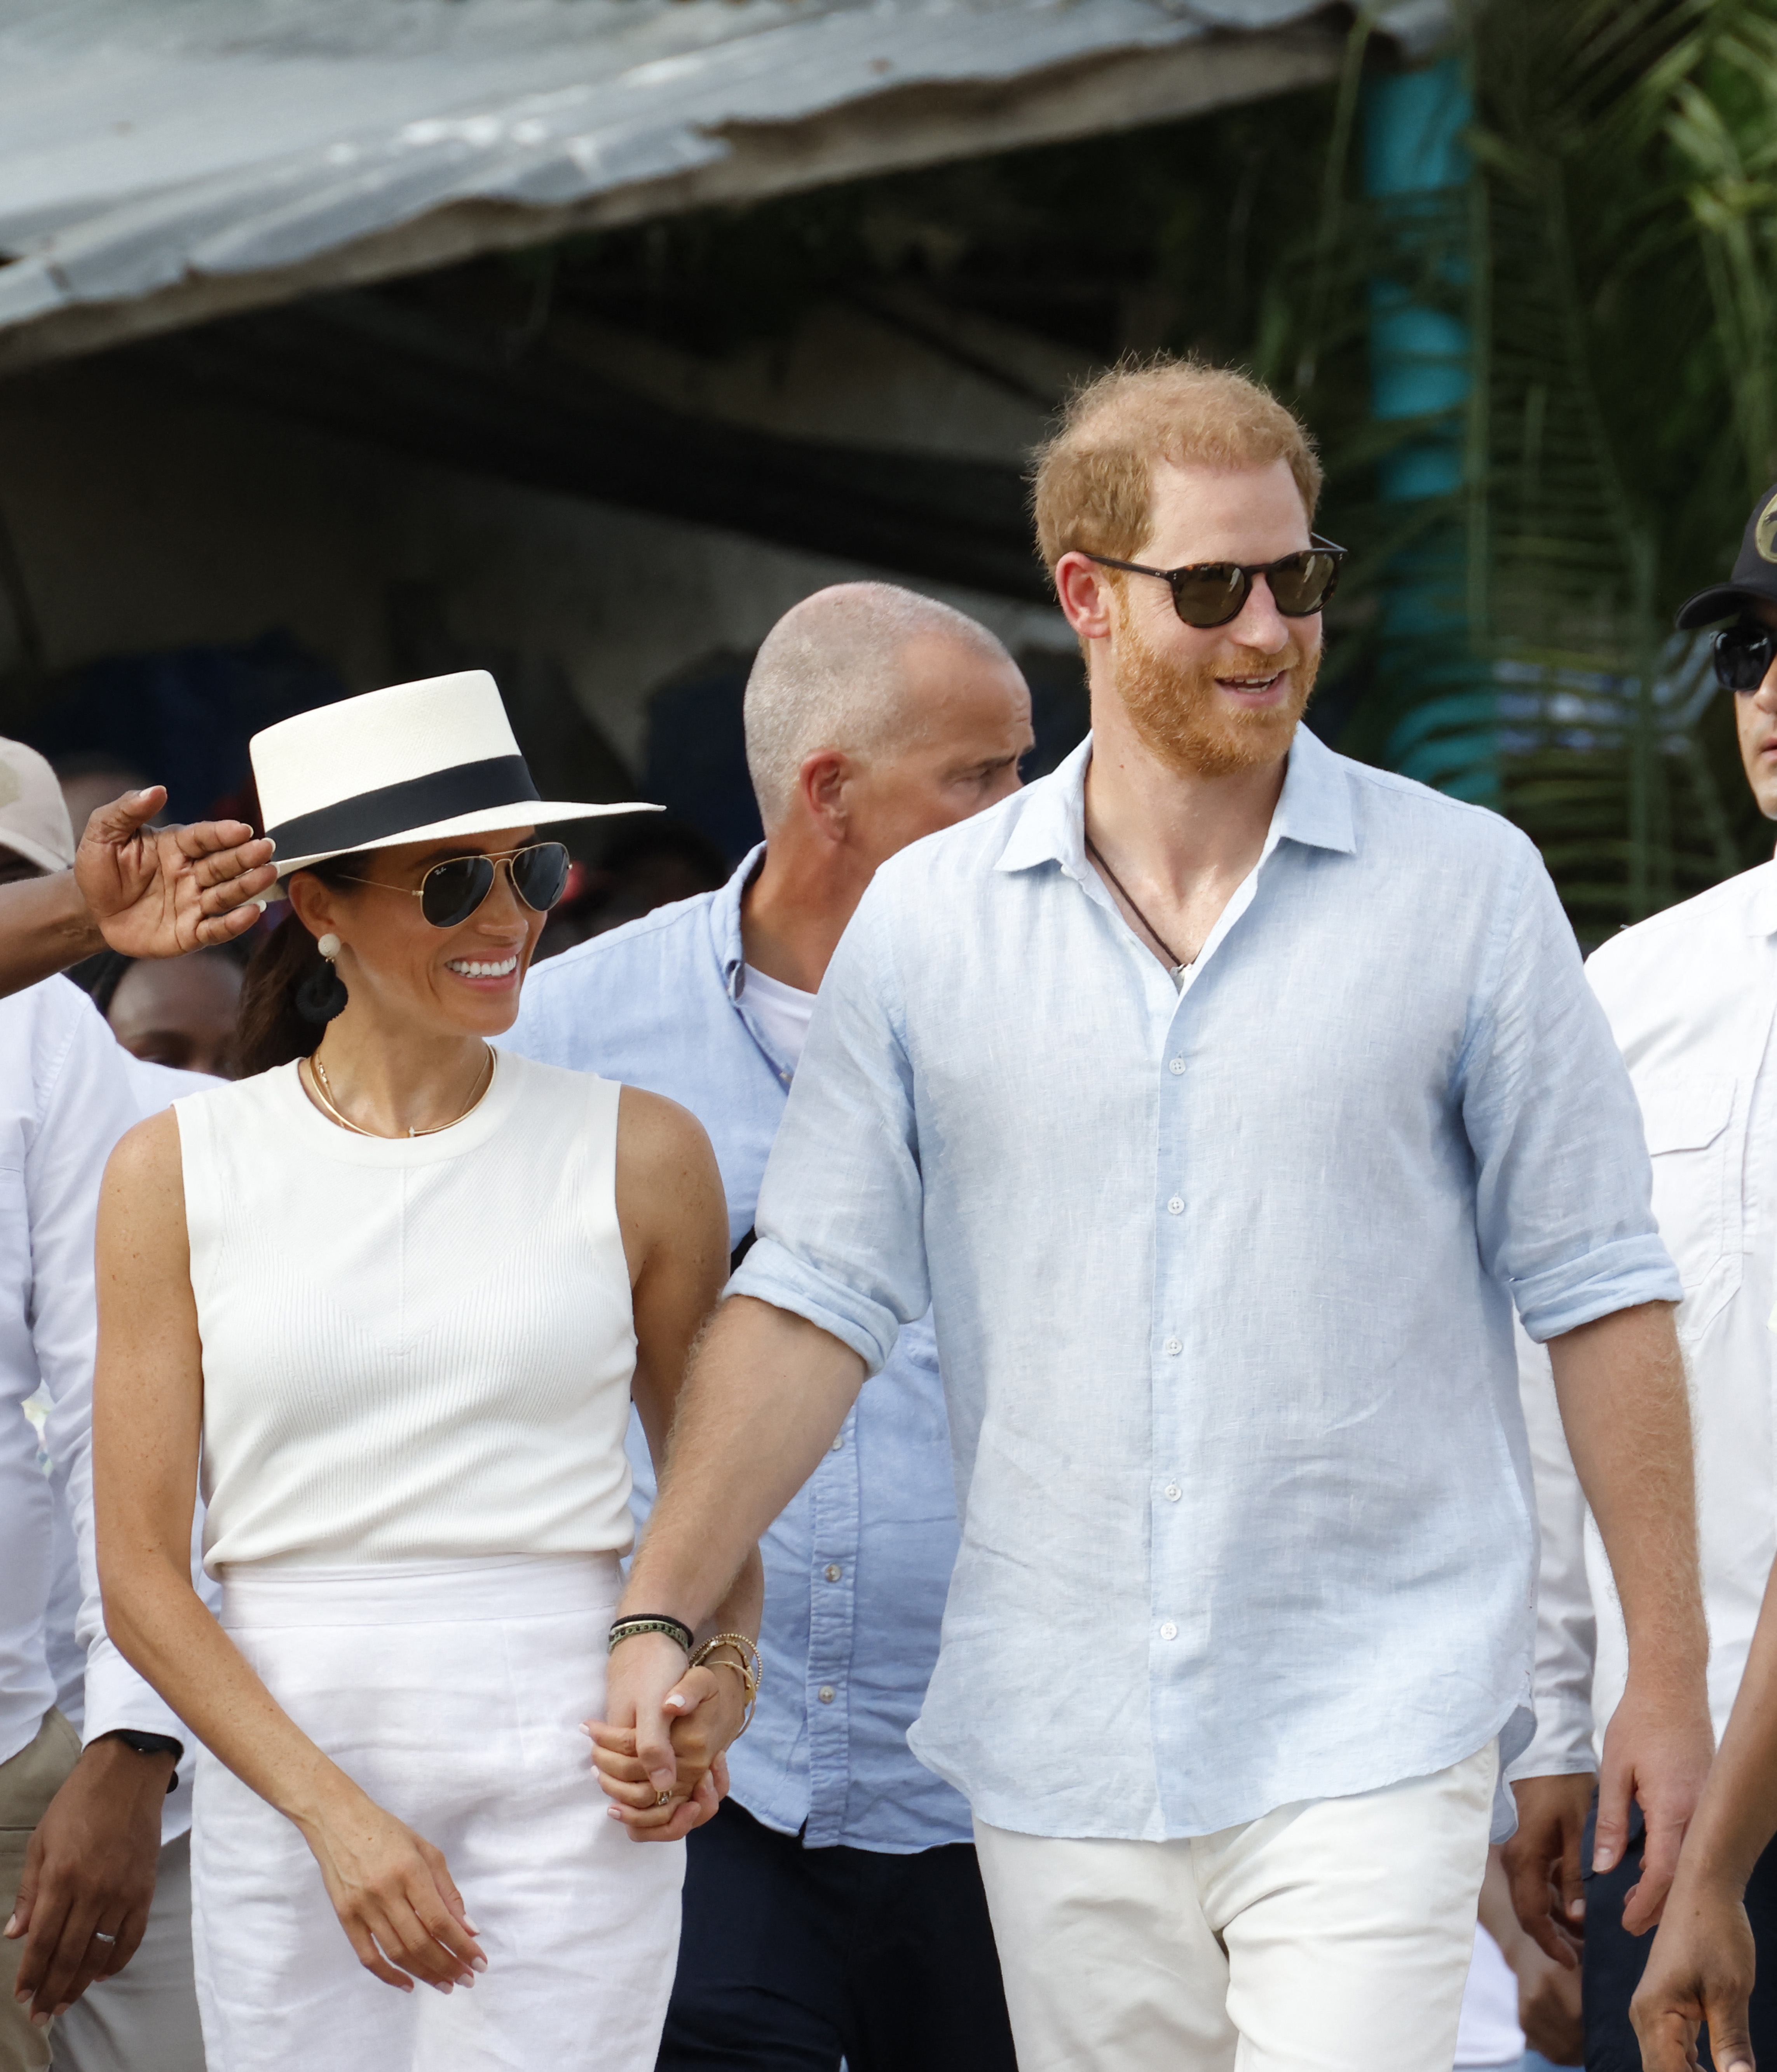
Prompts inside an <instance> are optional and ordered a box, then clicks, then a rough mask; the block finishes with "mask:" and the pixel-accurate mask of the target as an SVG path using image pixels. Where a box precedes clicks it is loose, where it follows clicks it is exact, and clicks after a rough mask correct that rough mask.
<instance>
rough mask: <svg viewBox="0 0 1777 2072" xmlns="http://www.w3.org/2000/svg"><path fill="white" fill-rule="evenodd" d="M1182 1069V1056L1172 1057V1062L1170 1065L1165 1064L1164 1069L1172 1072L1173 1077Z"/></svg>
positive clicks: (1183, 1062)
mask: <svg viewBox="0 0 1777 2072" xmlns="http://www.w3.org/2000/svg"><path fill="white" fill-rule="evenodd" d="M1184 1069H1185V1061H1184V1059H1183V1058H1174V1059H1173V1061H1172V1063H1170V1065H1168V1066H1167V1067H1166V1070H1167V1071H1169V1072H1170V1073H1172V1074H1173V1075H1174V1077H1175V1078H1176V1077H1177V1075H1178V1074H1179V1073H1180V1072H1182V1071H1183V1070H1184Z"/></svg>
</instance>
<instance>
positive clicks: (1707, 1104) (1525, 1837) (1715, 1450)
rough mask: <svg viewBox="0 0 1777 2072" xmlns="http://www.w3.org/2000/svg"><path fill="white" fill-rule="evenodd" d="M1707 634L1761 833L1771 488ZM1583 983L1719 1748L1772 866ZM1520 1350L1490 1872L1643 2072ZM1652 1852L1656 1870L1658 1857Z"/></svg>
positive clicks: (1771, 1175)
mask: <svg viewBox="0 0 1777 2072" xmlns="http://www.w3.org/2000/svg"><path fill="white" fill-rule="evenodd" d="M1717 622H1726V623H1724V624H1723V625H1722V626H1721V630H1720V631H1717V633H1716V634H1715V635H1714V636H1713V659H1714V666H1715V673H1716V678H1717V681H1718V682H1719V683H1720V685H1721V687H1722V689H1724V690H1727V691H1731V692H1733V693H1734V717H1735V719H1736V721H1737V722H1738V728H1739V734H1740V752H1741V755H1742V759H1743V761H1744V763H1745V764H1746V779H1747V782H1748V783H1750V785H1751V787H1752V791H1753V796H1754V798H1755V799H1756V800H1758V808H1759V811H1760V812H1763V814H1764V815H1765V816H1766V817H1767V819H1768V820H1777V485H1773V487H1771V489H1768V490H1767V491H1766V492H1765V494H1764V495H1763V496H1761V497H1760V498H1759V500H1758V503H1757V504H1755V505H1754V507H1753V511H1752V515H1751V516H1750V518H1749V519H1748V520H1747V521H1746V535H1745V538H1744V539H1743V541H1742V544H1741V548H1740V553H1739V557H1738V560H1737V561H1735V562H1734V573H1733V574H1732V575H1731V576H1730V578H1729V579H1728V581H1727V582H1725V583H1720V584H1717V585H1716V586H1713V588H1711V589H1709V590H1703V591H1701V592H1700V593H1699V594H1697V596H1695V597H1693V598H1691V599H1690V601H1689V602H1688V603H1687V604H1686V605H1685V606H1684V609H1683V610H1682V611H1680V613H1679V615H1678V625H1679V628H1680V631H1686V632H1689V631H1695V630H1697V629H1698V628H1701V627H1705V626H1709V625H1713V624H1715V623H1717ZM1586 970H1587V975H1588V976H1589V977H1590V980H1591V982H1592V988H1593V990H1594V992H1595V993H1597V995H1598V998H1599V999H1600V1001H1602V1003H1603V1005H1604V1009H1605V1013H1606V1015H1607V1016H1608V1017H1610V1026H1611V1029H1612V1031H1613V1033H1614V1034H1615V1036H1616V1039H1617V1042H1618V1043H1619V1045H1620V1046H1621V1047H1622V1050H1623V1056H1624V1058H1625V1059H1626V1060H1627V1063H1628V1067H1629V1073H1630V1077H1631V1079H1632V1080H1633V1081H1634V1083H1635V1091H1636V1094H1637V1096H1638V1097H1639V1100H1640V1103H1641V1110H1642V1118H1643V1123H1644V1124H1645V1126H1646V1128H1647V1149H1648V1150H1649V1151H1650V1152H1651V1153H1652V1157H1653V1170H1654V1210H1655V1213H1656V1215H1657V1217H1658V1218H1659V1222H1660V1235H1661V1237H1662V1238H1663V1239H1664V1240H1665V1244H1666V1248H1667V1250H1668V1252H1670V1253H1671V1254H1672V1258H1673V1260H1674V1261H1675V1262H1676V1265H1677V1267H1678V1270H1679V1272H1680V1275H1681V1276H1682V1277H1683V1280H1684V1302H1683V1304H1682V1305H1680V1309H1679V1313H1678V1328H1679V1338H1680V1343H1681V1344H1682V1346H1683V1347H1684V1353H1685V1358H1686V1362H1687V1364H1688V1365H1689V1369H1690V1372H1691V1377H1692V1392H1693V1403H1694V1414H1695V1418H1696V1449H1697V1482H1698V1490H1697V1515H1698V1521H1699V1527H1700V1532H1701V1542H1702V1545H1701V1556H1702V1560H1701V1567H1702V1577H1703V1591H1704V1601H1705V1608H1706V1609H1707V1612H1708V1614H1709V1634H1710V1641H1711V1651H1710V1659H1709V1709H1710V1712H1711V1714H1712V1716H1713V1720H1714V1725H1715V1731H1716V1734H1717V1739H1719V1737H1720V1736H1721V1730H1722V1729H1723V1727H1724V1726H1725V1725H1726V1721H1727V1716H1728V1712H1729V1710H1730V1707H1731V1706H1732V1704H1733V1703H1734V1693H1735V1692H1736V1691H1737V1690H1738V1688H1739V1684H1740V1679H1741V1675H1742V1671H1743V1670H1744V1669H1745V1667H1746V1654H1747V1650H1748V1647H1749V1646H1750V1643H1751V1639H1752V1634H1753V1628H1754V1625H1755V1624H1756V1622H1757V1620H1758V1607H1759V1603H1760V1601H1761V1599H1762V1597H1763V1593H1764V1587H1765V1581H1766V1577H1767V1575H1768V1574H1769V1572H1770V1571H1771V1564H1772V1557H1773V1554H1774V1552H1777V1338H1774V1337H1773V1335H1772V1334H1771V1330H1770V1329H1769V1328H1768V1327H1767V1322H1768V1320H1769V1319H1770V1318H1771V1313H1772V1309H1773V1305H1774V1303H1777V862H1771V863H1762V864H1760V865H1758V866H1757V868H1756V869H1754V870H1748V871H1745V872H1743V873H1742V874H1741V875H1740V876H1738V878H1730V879H1729V880H1728V881H1727V882H1726V884H1723V885H1717V886H1715V887H1714V888H1713V890H1711V891H1709V892H1705V893H1702V894H1699V896H1698V897H1697V898H1694V899H1688V900H1686V901H1685V902H1684V904H1683V905H1682V906H1672V907H1668V909H1667V911H1665V912H1664V913H1663V914H1656V915H1655V916H1654V917H1653V918H1652V919H1651V920H1647V921H1643V922H1642V923H1639V926H1637V927H1633V928H1627V929H1625V930H1624V931H1623V933H1622V934H1620V935H1617V936H1615V937H1614V938H1613V939H1611V940H1610V942H1608V943H1605V944H1604V946H1603V947H1602V948H1601V949H1599V950H1598V951H1597V952H1595V953H1594V956H1592V958H1591V959H1590V962H1589V963H1588V964H1587V967H1586ZM1520 1351H1521V1355H1522V1357H1521V1360H1520V1379H1521V1381H1522V1383H1523V1387H1524V1407H1525V1412H1526V1417H1527V1421H1528V1424H1529V1428H1530V1433H1531V1441H1532V1449H1533V1451H1534V1453H1535V1455H1536V1490H1537V1507H1538V1510H1539V1511H1540V1519H1541V1525H1542V1540H1543V1551H1542V1569H1541V1574H1540V1579H1539V1584H1538V1603H1537V1622H1538V1626H1539V1629H1540V1630H1539V1635H1538V1646H1537V1665H1536V1740H1535V1741H1533V1742H1532V1745H1531V1746H1530V1747H1529V1748H1528V1749H1527V1750H1526V1751H1525V1753H1524V1755H1523V1756H1522V1757H1520V1759H1519V1761H1518V1762H1516V1764H1515V1765H1514V1766H1513V1767H1512V1772H1511V1776H1512V1782H1513V1786H1514V1789H1515V1790H1516V1794H1517V1799H1518V1811H1519V1819H1520V1826H1519V1831H1518V1833H1517V1836H1516V1838H1515V1839H1514V1840H1513V1841H1512V1843H1510V1844H1508V1848H1507V1851H1506V1861H1507V1866H1508V1869H1509V1871H1510V1872H1511V1873H1512V1897H1513V1900H1514V1901H1515V1903H1516V1907H1517V1910H1518V1913H1519V1916H1520V1919H1521V1920H1522V1921H1523V1922H1524V1926H1525V1927H1526V1929H1528V1930H1529V1931H1530V1932H1531V1933H1532V1934H1533V1935H1535V1936H1536V1939H1537V1941H1538V1942H1540V1943H1541V1944H1542V1945H1543V1947H1545V1949H1547V1950H1548V1951H1549V1952H1550V1954H1551V1955H1557V1956H1559V1955H1561V1952H1562V1951H1566V1952H1567V1955H1566V1956H1565V1959H1563V1961H1565V1962H1568V1963H1572V1962H1573V1961H1574V1957H1575V1951H1576V1949H1577V1951H1579V1952H1581V1953H1582V1954H1581V1955H1580V1958H1579V1961H1580V1962H1581V1965H1582V1971H1583V1975H1584V1982H1585V1992H1584V2000H1585V2017H1586V2066H1587V2067H1588V2072H1641V2063H1642V2058H1641V2051H1640V2049H1639V2045H1637V2043H1636V2041H1635V2033H1634V2031H1633V2030H1632V2029H1631V2025H1630V2021H1629V2002H1630V2000H1631V1996H1632V1995H1633V1994H1634V1992H1635V1986H1636V1984H1637V1982H1638V1981H1639V1979H1640V1976H1641V1973H1642V1969H1643V1966H1644V1964H1645V1963H1646V1962H1647V1951H1648V1947H1649V1941H1648V1938H1647V1937H1646V1936H1645V1934H1643V1935H1640V1936H1637V1935H1633V1934H1630V1933H1629V1932H1628V1931H1627V1930H1626V1929H1625V1928H1624V1926H1623V1906H1624V1902H1625V1901H1626V1900H1627V1897H1628V1896H1629V1894H1630V1893H1631V1890H1632V1889H1633V1888H1634V1886H1635V1883H1636V1881H1637V1880H1638V1879H1639V1877H1641V1875H1642V1871H1643V1851H1644V1848H1647V1856H1648V1863H1647V1868H1649V1869H1650V1870H1664V1872H1665V1873H1667V1874H1668V1875H1669V1874H1670V1873H1671V1870H1672V1864H1671V1863H1670V1861H1667V1862H1664V1863H1663V1864H1654V1863H1653V1862H1652V1853H1653V1852H1652V1848H1648V1847H1647V1838H1646V1836H1645V1835H1644V1833H1643V1827H1642V1823H1641V1819H1640V1815H1639V1811H1638V1810H1637V1809H1635V1808H1632V1807H1627V1806H1624V1807H1615V1806H1599V1807H1596V1808H1595V1809H1594V1784H1595V1782H1596V1779H1595V1776H1594V1773H1595V1772H1596V1770H1597V1768H1598V1760H1597V1756H1596V1753H1595V1752H1594V1750H1595V1748H1596V1746H1597V1745H1598V1742H1600V1741H1602V1736H1603V1732H1604V1728H1605V1725H1606V1722H1607V1720H1609V1718H1610V1713H1611V1712H1612V1710H1613V1709H1614V1708H1615V1704H1616V1702H1617V1700H1618V1699H1619V1697H1620V1696H1621V1695H1622V1691H1623V1659H1624V1657H1623V1624H1622V1617H1621V1614H1620V1613H1619V1610H1618V1609H1617V1607H1616V1603H1615V1595H1614V1593H1613V1592H1612V1590H1611V1588H1610V1571H1609V1568H1608V1566H1607V1565H1606V1562H1605V1560H1604V1557H1603V1550H1602V1547H1601V1546H1600V1544H1599V1543H1598V1534H1597V1531H1596V1530H1595V1528H1594V1527H1592V1526H1591V1524H1590V1521H1589V1520H1588V1519H1587V1518H1586V1507H1585V1503H1584V1500H1583V1498H1582V1496H1581V1494H1580V1491H1579V1486H1578V1483H1577V1480H1576V1479H1575V1478H1574V1474H1573V1465H1572V1463H1571V1461H1569V1459H1568V1457H1567V1453H1566V1449H1565V1445H1564V1444H1563V1442H1562V1440H1561V1425H1560V1421H1559V1419H1558V1417H1557V1415H1556V1414H1555V1410H1554V1399H1553V1391H1552V1386H1551V1383H1550V1381H1549V1361H1548V1357H1547V1355H1545V1353H1543V1352H1542V1350H1541V1349H1540V1347H1533V1346H1530V1345H1529V1344H1528V1341H1527V1342H1524V1343H1523V1344H1522V1346H1520ZM1594 1831H1595V1832H1594ZM1663 1846H1664V1852H1665V1853H1666V1854H1667V1855H1668V1856H1670V1855H1671V1854H1672V1852H1675V1851H1676V1836H1673V1837H1672V1838H1671V1839H1670V1840H1668V1841H1666V1842H1665V1843H1664V1844H1663ZM1746 1907H1747V1911H1748V1914H1749V1915H1750V1918H1751V1921H1752V1924H1753V1929H1754V1934H1755V1936H1756V1937H1757V1938H1758V1943H1759V1948H1760V1955H1761V1961H1760V1963H1759V1967H1758V1969H1759V1976H1758V1985H1757V1988H1755V1990H1754V1995H1753V1999H1752V2032H1751V2033H1752V2042H1753V2045H1754V2049H1755V2050H1756V2052H1757V2053H1758V2062H1759V2063H1760V2064H1762V2065H1763V2064H1767V2063H1769V2064H1772V2065H1777V1849H1773V1850H1771V1851H1770V1852H1767V1853H1766V1855H1765V1856H1763V1857H1762V1858H1761V1859H1760V1860H1759V1862H1758V1865H1757V1868H1755V1869H1754V1873H1753V1874H1752V1877H1751V1881H1750V1885H1749V1886H1748V1888H1747V1892H1746ZM1704 2062H1705V2064H1707V2063H1708V2062H1709V2061H1708V2059H1707V2058H1705V2060H1704Z"/></svg>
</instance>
